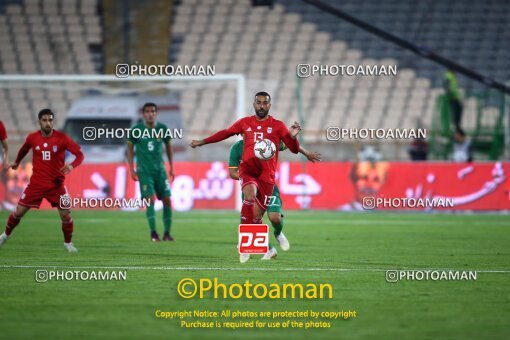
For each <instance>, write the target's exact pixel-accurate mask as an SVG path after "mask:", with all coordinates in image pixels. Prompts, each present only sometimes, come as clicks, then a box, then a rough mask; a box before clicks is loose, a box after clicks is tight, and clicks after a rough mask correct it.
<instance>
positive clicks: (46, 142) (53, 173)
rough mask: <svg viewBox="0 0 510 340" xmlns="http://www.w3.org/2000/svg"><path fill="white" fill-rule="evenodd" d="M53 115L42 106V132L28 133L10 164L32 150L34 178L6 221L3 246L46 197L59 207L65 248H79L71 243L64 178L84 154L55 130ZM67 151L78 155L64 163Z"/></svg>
mask: <svg viewBox="0 0 510 340" xmlns="http://www.w3.org/2000/svg"><path fill="white" fill-rule="evenodd" d="M53 117H54V114H53V112H52V111H51V110H50V109H43V110H41V111H40V112H39V115H38V118H39V125H40V127H41V129H40V131H36V132H34V133H31V134H29V135H28V137H27V139H26V140H25V143H24V144H23V146H21V149H20V150H19V152H18V156H17V157H16V160H15V161H14V163H12V164H10V167H11V168H12V169H13V170H16V169H17V168H18V166H19V163H20V162H21V160H22V159H23V157H25V156H26V155H27V153H28V152H29V151H30V150H32V152H33V160H32V164H33V174H32V178H30V182H29V183H28V186H27V187H26V189H25V191H24V192H23V194H22V195H21V198H20V200H19V201H18V206H17V207H16V211H15V212H13V213H12V214H11V215H10V216H9V218H8V220H7V225H6V227H5V231H4V233H3V234H2V235H0V246H2V245H3V244H4V243H5V242H6V241H7V240H8V239H9V237H10V235H11V233H12V231H13V230H14V228H16V226H17V225H18V224H19V222H20V220H21V218H22V217H23V216H24V215H25V214H26V213H27V211H28V210H30V208H39V206H40V205H41V202H42V200H43V198H46V200H47V201H48V202H50V204H51V206H52V207H57V208H58V211H59V214H60V219H61V220H62V232H63V233H64V246H65V248H66V250H67V251H69V252H77V251H78V250H77V249H76V248H75V247H74V245H73V243H72V242H71V238H72V234H73V220H72V218H71V211H70V209H69V208H70V205H69V202H70V197H69V195H68V193H67V189H66V187H65V185H64V179H65V175H67V174H68V173H70V172H71V170H73V169H74V168H75V167H77V166H78V165H80V164H81V162H83V153H82V152H81V150H80V147H79V146H78V144H76V143H75V142H73V141H72V140H71V138H69V137H68V136H67V135H66V134H64V133H62V132H59V131H56V130H53ZM66 150H68V151H70V152H71V153H72V154H73V155H74V156H75V160H74V161H73V162H72V163H71V164H65V155H66ZM62 202H64V204H62ZM64 205H65V206H64Z"/></svg>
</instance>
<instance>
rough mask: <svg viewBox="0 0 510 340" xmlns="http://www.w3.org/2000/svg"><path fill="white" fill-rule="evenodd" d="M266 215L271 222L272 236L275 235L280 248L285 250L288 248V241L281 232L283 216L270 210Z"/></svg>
mask: <svg viewBox="0 0 510 340" xmlns="http://www.w3.org/2000/svg"><path fill="white" fill-rule="evenodd" d="M267 217H269V221H271V224H272V225H273V228H274V236H275V237H276V240H277V241H278V243H279V244H280V248H282V250H284V251H287V250H289V249H290V243H289V240H288V239H287V237H285V235H284V234H283V232H282V228H283V216H282V214H280V213H279V212H270V213H268V214H267Z"/></svg>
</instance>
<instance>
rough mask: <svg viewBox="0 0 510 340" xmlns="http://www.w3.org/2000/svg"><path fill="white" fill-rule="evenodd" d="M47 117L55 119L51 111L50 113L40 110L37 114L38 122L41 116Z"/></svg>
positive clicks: (47, 110)
mask: <svg viewBox="0 0 510 340" xmlns="http://www.w3.org/2000/svg"><path fill="white" fill-rule="evenodd" d="M48 115H51V116H52V117H55V114H54V113H53V111H51V110H50V109H42V110H41V111H39V113H38V114H37V117H38V118H39V120H41V118H42V117H43V116H48Z"/></svg>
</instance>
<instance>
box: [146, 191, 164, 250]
mask: <svg viewBox="0 0 510 340" xmlns="http://www.w3.org/2000/svg"><path fill="white" fill-rule="evenodd" d="M145 198H146V199H147V200H148V201H149V206H148V207H147V209H146V210H145V216H146V217H147V222H149V229H150V230H151V240H152V242H159V241H160V239H159V235H158V233H157V232H156V211H155V210H154V196H151V197H145Z"/></svg>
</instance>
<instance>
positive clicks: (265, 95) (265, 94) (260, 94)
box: [255, 91, 271, 102]
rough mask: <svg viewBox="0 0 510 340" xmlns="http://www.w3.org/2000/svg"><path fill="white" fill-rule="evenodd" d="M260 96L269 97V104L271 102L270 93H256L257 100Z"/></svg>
mask: <svg viewBox="0 0 510 340" xmlns="http://www.w3.org/2000/svg"><path fill="white" fill-rule="evenodd" d="M258 96H263V97H268V98H269V102H271V96H270V95H269V93H267V92H265V91H260V92H257V93H255V98H257V97H258Z"/></svg>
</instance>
